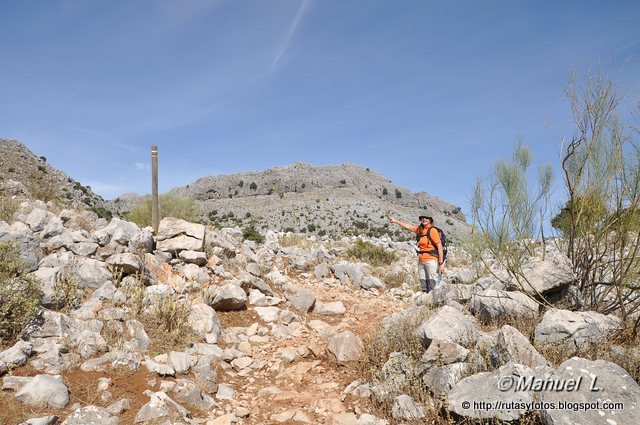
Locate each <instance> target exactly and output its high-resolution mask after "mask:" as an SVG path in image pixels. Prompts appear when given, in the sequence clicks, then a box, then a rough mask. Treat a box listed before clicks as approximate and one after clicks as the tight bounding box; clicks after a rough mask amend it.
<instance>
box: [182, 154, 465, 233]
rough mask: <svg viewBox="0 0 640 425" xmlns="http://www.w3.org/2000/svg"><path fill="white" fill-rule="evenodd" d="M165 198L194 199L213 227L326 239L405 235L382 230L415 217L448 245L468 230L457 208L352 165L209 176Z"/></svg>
mask: <svg viewBox="0 0 640 425" xmlns="http://www.w3.org/2000/svg"><path fill="white" fill-rule="evenodd" d="M170 193H173V194H176V195H179V196H190V197H193V198H195V199H197V200H198V202H199V203H200V206H201V207H202V208H203V210H204V212H205V213H206V214H207V215H208V217H209V218H210V219H211V220H212V221H214V222H217V223H219V224H221V225H228V224H232V223H234V222H235V223H237V224H239V225H247V224H248V223H250V222H252V221H253V222H255V223H256V224H257V226H258V227H262V228H269V229H277V230H284V229H292V230H294V231H303V232H311V233H318V232H321V234H322V233H324V232H326V233H327V234H330V235H340V234H349V233H364V234H367V233H368V234H371V235H380V234H384V233H396V234H398V235H400V234H405V235H406V234H407V233H406V232H404V231H403V230H401V229H400V228H399V227H398V226H394V225H390V224H389V223H388V220H387V216H389V215H391V216H395V217H397V218H399V219H402V220H405V221H407V222H409V223H416V222H417V217H418V215H420V214H425V215H431V216H433V217H434V219H435V220H436V224H437V225H438V226H441V227H442V228H443V229H445V231H447V233H448V234H450V235H451V236H452V237H453V238H454V239H455V238H456V237H459V236H462V235H463V234H466V233H467V232H468V230H469V226H468V224H467V223H466V221H465V217H464V214H463V213H462V212H461V209H460V207H457V206H455V205H452V204H450V203H448V202H445V201H442V200H440V199H438V198H434V197H431V196H429V195H428V194H427V193H424V192H420V193H412V192H411V191H410V190H408V189H406V188H404V187H401V186H398V185H396V184H394V183H393V182H392V181H391V180H389V179H388V178H387V177H385V176H383V175H382V174H379V173H377V172H375V171H373V170H370V169H369V168H363V167H360V166H358V165H354V164H340V165H332V166H325V167H315V166H312V165H309V164H304V163H295V164H293V165H291V166H286V167H275V168H270V169H268V170H264V171H249V172H244V173H238V174H231V175H219V176H209V177H203V178H200V179H198V180H196V181H195V182H193V183H191V184H189V185H187V186H185V187H178V188H174V189H172V190H171V191H170ZM323 231H324V232H323ZM401 232H402V233H401ZM409 235H410V234H409Z"/></svg>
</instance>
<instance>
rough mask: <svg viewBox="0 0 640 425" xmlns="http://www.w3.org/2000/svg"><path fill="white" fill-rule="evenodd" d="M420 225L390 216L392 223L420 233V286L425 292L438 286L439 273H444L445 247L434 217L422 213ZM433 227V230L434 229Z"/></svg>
mask: <svg viewBox="0 0 640 425" xmlns="http://www.w3.org/2000/svg"><path fill="white" fill-rule="evenodd" d="M418 220H420V225H419V226H412V225H410V224H407V223H403V222H401V221H399V220H396V219H395V218H393V217H389V221H390V222H391V223H395V224H399V225H400V226H402V227H404V228H405V229H408V230H411V231H412V232H414V233H416V234H417V235H420V237H417V240H418V251H417V253H418V255H419V257H418V276H419V278H420V288H421V289H422V291H423V292H426V293H429V292H430V291H431V290H432V289H433V288H435V286H436V281H437V280H438V273H440V274H441V275H442V274H443V273H444V260H443V249H442V243H441V241H440V234H439V233H438V231H437V229H436V228H435V227H434V226H433V218H432V217H427V216H424V215H421V216H420V217H418ZM432 228H433V230H432Z"/></svg>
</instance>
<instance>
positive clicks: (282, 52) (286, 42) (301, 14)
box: [270, 0, 311, 72]
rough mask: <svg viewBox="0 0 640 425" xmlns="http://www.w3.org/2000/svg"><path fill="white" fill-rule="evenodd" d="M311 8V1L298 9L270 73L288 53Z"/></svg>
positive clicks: (307, 0)
mask: <svg viewBox="0 0 640 425" xmlns="http://www.w3.org/2000/svg"><path fill="white" fill-rule="evenodd" d="M310 7H311V0H302V3H300V7H299V8H298V12H297V13H296V16H295V17H294V18H293V21H292V22H291V25H290V26H289V30H288V31H287V33H286V35H285V37H284V39H283V40H282V43H281V44H280V46H279V47H278V51H277V53H276V56H275V57H274V58H273V61H272V62H271V67H270V72H273V71H274V70H275V68H276V67H277V66H278V63H279V62H280V60H281V59H282V58H283V57H284V55H285V54H286V53H287V50H288V49H289V46H290V45H291V42H292V41H293V37H294V36H295V35H296V32H297V30H298V26H299V25H300V22H302V19H303V18H304V16H305V15H306V14H307V12H308V10H309V8H310Z"/></svg>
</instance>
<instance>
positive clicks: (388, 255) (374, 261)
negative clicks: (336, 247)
mask: <svg viewBox="0 0 640 425" xmlns="http://www.w3.org/2000/svg"><path fill="white" fill-rule="evenodd" d="M347 256H348V257H349V258H351V259H356V260H360V261H364V262H367V263H369V264H371V265H372V266H374V267H377V266H388V265H389V264H391V263H393V262H394V261H396V260H397V259H398V256H397V255H396V253H395V252H394V251H387V250H386V249H384V248H383V247H381V246H378V245H375V244H372V243H371V242H367V241H363V240H362V239H359V238H358V239H357V240H356V243H355V244H354V245H352V246H351V247H350V248H349V249H348V250H347Z"/></svg>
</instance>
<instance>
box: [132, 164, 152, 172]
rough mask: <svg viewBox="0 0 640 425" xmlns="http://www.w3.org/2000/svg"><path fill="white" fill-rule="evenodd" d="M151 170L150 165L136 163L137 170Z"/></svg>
mask: <svg viewBox="0 0 640 425" xmlns="http://www.w3.org/2000/svg"><path fill="white" fill-rule="evenodd" d="M150 168H151V165H150V164H143V163H142V162H136V170H143V171H146V170H149V169H150Z"/></svg>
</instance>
